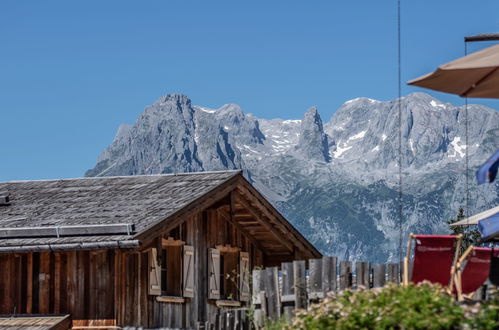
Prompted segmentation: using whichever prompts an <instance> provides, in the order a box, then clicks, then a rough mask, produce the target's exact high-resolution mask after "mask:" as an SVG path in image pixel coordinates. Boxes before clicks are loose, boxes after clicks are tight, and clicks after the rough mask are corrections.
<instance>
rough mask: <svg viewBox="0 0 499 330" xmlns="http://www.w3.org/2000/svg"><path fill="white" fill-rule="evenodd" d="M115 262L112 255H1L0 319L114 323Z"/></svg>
mask: <svg viewBox="0 0 499 330" xmlns="http://www.w3.org/2000/svg"><path fill="white" fill-rule="evenodd" d="M118 257H119V252H115V251H113V250H103V251H71V252H35V253H24V254H0V314H13V313H16V314H65V313H71V315H72V318H73V320H88V319H101V320H110V319H114V312H115V310H114V303H115V297H114V294H113V292H114V285H115V276H114V274H115V269H114V268H115V264H116V263H115V259H117V258H118ZM83 323H85V322H83Z"/></svg>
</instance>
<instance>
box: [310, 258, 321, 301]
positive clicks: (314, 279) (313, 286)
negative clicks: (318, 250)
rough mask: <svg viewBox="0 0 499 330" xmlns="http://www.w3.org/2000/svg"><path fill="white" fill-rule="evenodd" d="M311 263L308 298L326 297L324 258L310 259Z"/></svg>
mask: <svg viewBox="0 0 499 330" xmlns="http://www.w3.org/2000/svg"><path fill="white" fill-rule="evenodd" d="M308 265H309V274H308V280H309V286H308V289H309V290H308V292H309V295H308V298H309V299H310V300H317V299H320V298H323V297H324V294H323V292H322V259H310V260H309V261H308Z"/></svg>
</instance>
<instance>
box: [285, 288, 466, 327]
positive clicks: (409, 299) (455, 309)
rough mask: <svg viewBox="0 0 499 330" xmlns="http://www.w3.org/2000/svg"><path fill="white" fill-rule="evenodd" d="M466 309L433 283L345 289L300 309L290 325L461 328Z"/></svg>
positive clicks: (464, 319)
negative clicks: (304, 308) (303, 309)
mask: <svg viewBox="0 0 499 330" xmlns="http://www.w3.org/2000/svg"><path fill="white" fill-rule="evenodd" d="M467 321H469V320H466V318H465V313H464V310H463V309H462V308H461V307H460V306H459V305H458V304H456V303H455V302H454V301H453V299H452V297H450V296H449V295H447V294H446V293H445V290H444V289H443V288H442V287H441V286H439V285H434V284H430V283H421V284H418V285H409V286H408V287H401V286H397V285H394V284H389V285H388V286H386V287H384V288H382V289H372V290H358V291H356V292H354V291H344V292H342V293H340V294H338V295H337V296H331V297H329V298H326V299H324V301H323V302H322V303H320V304H316V305H312V306H311V307H310V308H309V310H307V311H298V312H297V314H296V317H295V318H294V320H293V322H292V323H291V324H290V325H287V326H286V327H287V328H288V329H460V328H462V326H463V325H464V324H465V323H467Z"/></svg>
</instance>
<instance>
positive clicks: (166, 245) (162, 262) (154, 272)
mask: <svg viewBox="0 0 499 330" xmlns="http://www.w3.org/2000/svg"><path fill="white" fill-rule="evenodd" d="M161 246H162V248H161V249H160V250H159V251H158V249H156V248H151V249H150V251H149V294H150V295H156V296H168V297H193V296H194V248H193V247H192V246H189V245H185V244H184V242H183V241H181V240H175V239H173V238H172V237H168V238H167V239H162V244H161Z"/></svg>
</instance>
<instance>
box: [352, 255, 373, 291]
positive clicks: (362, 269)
mask: <svg viewBox="0 0 499 330" xmlns="http://www.w3.org/2000/svg"><path fill="white" fill-rule="evenodd" d="M369 269H370V268H369V263H368V262H365V261H357V262H356V263H355V274H356V276H355V280H356V283H357V288H360V287H363V288H364V289H369V288H370V283H369V273H370V271H369Z"/></svg>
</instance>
